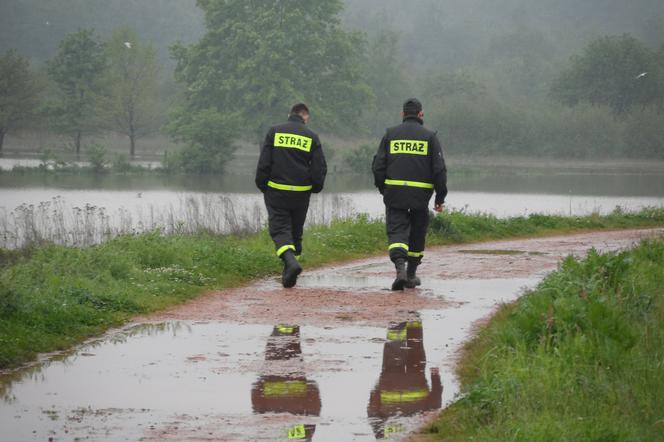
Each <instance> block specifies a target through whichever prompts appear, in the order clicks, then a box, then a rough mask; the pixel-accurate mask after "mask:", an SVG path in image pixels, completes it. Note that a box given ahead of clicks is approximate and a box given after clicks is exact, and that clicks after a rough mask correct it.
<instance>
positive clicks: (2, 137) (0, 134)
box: [0, 129, 5, 157]
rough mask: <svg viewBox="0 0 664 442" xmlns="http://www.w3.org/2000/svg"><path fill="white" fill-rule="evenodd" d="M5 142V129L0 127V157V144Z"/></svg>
mask: <svg viewBox="0 0 664 442" xmlns="http://www.w3.org/2000/svg"><path fill="white" fill-rule="evenodd" d="M4 142H5V130H4V129H0V157H1V156H2V145H3V144H4Z"/></svg>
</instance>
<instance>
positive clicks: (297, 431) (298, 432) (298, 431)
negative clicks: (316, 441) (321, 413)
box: [288, 424, 307, 439]
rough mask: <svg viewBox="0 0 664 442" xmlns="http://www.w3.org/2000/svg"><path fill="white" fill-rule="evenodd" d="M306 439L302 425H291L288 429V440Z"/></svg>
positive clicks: (305, 432)
mask: <svg viewBox="0 0 664 442" xmlns="http://www.w3.org/2000/svg"><path fill="white" fill-rule="evenodd" d="M306 437H307V429H306V428H305V426H304V424H299V425H293V426H292V427H290V428H289V429H288V438H289V439H304V438H306Z"/></svg>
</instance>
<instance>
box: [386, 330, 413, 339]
mask: <svg viewBox="0 0 664 442" xmlns="http://www.w3.org/2000/svg"><path fill="white" fill-rule="evenodd" d="M407 333H408V332H407V331H406V329H405V328H404V329H402V330H388V331H387V340H388V341H405V340H406V336H407Z"/></svg>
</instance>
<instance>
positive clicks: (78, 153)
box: [74, 130, 82, 160]
mask: <svg viewBox="0 0 664 442" xmlns="http://www.w3.org/2000/svg"><path fill="white" fill-rule="evenodd" d="M81 136H82V135H81V131H80V130H77V131H76V138H75V139H74V145H75V146H76V159H77V160H80V159H81Z"/></svg>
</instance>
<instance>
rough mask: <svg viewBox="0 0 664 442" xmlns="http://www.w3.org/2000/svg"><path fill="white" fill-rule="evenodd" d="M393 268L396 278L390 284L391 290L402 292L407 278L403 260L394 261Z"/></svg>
mask: <svg viewBox="0 0 664 442" xmlns="http://www.w3.org/2000/svg"><path fill="white" fill-rule="evenodd" d="M394 267H395V268H396V269H397V277H396V279H395V280H394V282H393V283H392V290H395V291H396V290H403V288H404V287H405V286H406V282H408V276H407V275H406V261H404V260H403V259H397V260H396V261H394Z"/></svg>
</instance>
